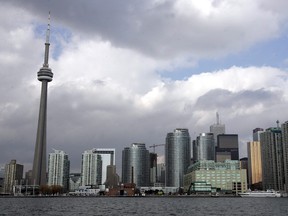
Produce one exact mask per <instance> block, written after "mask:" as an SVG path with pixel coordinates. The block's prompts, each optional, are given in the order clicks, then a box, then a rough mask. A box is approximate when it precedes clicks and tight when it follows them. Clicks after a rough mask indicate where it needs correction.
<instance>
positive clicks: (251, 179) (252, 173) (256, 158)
mask: <svg viewBox="0 0 288 216" xmlns="http://www.w3.org/2000/svg"><path fill="white" fill-rule="evenodd" d="M259 140H260V139H259ZM247 154H248V185H249V188H251V189H258V190H261V189H262V157H261V143H260V141H253V142H248V143H247Z"/></svg>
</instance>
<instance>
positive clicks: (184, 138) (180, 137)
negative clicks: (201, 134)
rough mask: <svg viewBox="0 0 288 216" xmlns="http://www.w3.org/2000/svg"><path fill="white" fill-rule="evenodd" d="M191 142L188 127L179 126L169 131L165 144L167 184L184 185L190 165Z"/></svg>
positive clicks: (170, 185) (169, 185)
mask: <svg viewBox="0 0 288 216" xmlns="http://www.w3.org/2000/svg"><path fill="white" fill-rule="evenodd" d="M190 160H191V142H190V135H189V131H188V129H183V128H177V129H175V130H174V132H171V133H168V134H167V136H166V145H165V164H166V174H165V182H166V183H165V185H166V187H183V185H184V183H183V178H184V174H186V172H187V169H188V167H189V165H190Z"/></svg>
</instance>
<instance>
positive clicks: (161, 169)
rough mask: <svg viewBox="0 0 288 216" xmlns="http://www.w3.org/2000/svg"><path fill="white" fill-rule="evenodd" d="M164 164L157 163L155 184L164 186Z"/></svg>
mask: <svg viewBox="0 0 288 216" xmlns="http://www.w3.org/2000/svg"><path fill="white" fill-rule="evenodd" d="M165 169H166V168H165V164H164V163H159V164H157V184H158V185H161V186H165Z"/></svg>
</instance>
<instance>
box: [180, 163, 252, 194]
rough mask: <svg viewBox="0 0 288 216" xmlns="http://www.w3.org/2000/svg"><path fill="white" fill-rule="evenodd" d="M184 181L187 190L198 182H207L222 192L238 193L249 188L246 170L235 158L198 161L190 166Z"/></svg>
mask: <svg viewBox="0 0 288 216" xmlns="http://www.w3.org/2000/svg"><path fill="white" fill-rule="evenodd" d="M184 182H185V183H184V191H186V192H188V191H189V190H190V187H191V186H192V185H193V184H195V183H197V182H202V183H203V182H205V183H206V184H208V185H211V186H212V187H213V188H216V190H217V191H222V192H230V193H238V192H245V191H246V190H247V176H246V170H245V169H241V166H240V162H239V161H233V160H226V161H225V162H215V161H212V160H210V161H209V160H208V161H198V162H196V163H195V164H193V165H191V166H190V167H189V169H188V173H187V174H186V175H185V178H184Z"/></svg>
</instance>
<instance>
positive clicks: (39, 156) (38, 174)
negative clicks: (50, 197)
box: [32, 13, 53, 185]
mask: <svg viewBox="0 0 288 216" xmlns="http://www.w3.org/2000/svg"><path fill="white" fill-rule="evenodd" d="M49 38H50V13H49V22H48V27H47V31H46V42H45V55H44V64H43V67H41V68H40V70H39V72H38V73H37V76H38V80H39V81H40V82H41V83H42V88H41V97H40V109H39V118H38V128H37V138H36V144H35V152H34V161H33V170H32V181H33V183H34V184H36V185H45V184H46V148H47V147H46V124H47V88H48V82H51V81H52V78H53V73H52V71H51V69H50V68H49V64H48V60H49V46H50V42H49Z"/></svg>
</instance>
